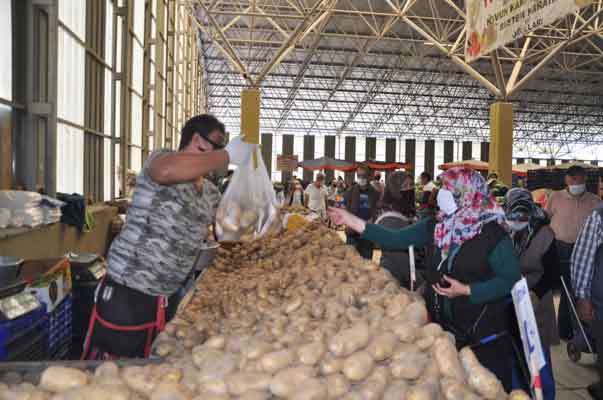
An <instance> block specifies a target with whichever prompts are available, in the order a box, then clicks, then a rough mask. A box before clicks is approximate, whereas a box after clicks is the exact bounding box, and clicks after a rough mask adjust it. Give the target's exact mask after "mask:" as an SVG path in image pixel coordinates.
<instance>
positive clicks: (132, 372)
mask: <svg viewBox="0 0 603 400" xmlns="http://www.w3.org/2000/svg"><path fill="white" fill-rule="evenodd" d="M148 374H149V369H148V368H145V367H139V366H131V367H126V368H124V369H123V370H122V372H121V377H122V379H123V380H124V382H125V383H126V385H128V387H129V388H130V389H132V390H134V391H135V392H138V393H141V394H145V395H149V394H150V393H151V392H152V391H153V389H154V388H155V384H156V382H154V381H152V380H151V379H149V376H148Z"/></svg>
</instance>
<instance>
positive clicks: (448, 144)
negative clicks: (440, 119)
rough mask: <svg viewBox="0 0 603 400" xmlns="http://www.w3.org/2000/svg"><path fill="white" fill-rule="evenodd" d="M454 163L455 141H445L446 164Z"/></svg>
mask: <svg viewBox="0 0 603 400" xmlns="http://www.w3.org/2000/svg"><path fill="white" fill-rule="evenodd" d="M453 161H454V141H452V140H444V162H445V163H449V162H453Z"/></svg>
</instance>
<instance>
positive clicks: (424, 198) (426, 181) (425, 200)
mask: <svg viewBox="0 0 603 400" xmlns="http://www.w3.org/2000/svg"><path fill="white" fill-rule="evenodd" d="M432 179H433V178H432V176H431V174H430V173H429V172H422V173H421V175H420V180H421V186H423V190H422V191H421V198H420V199H419V204H420V208H421V209H423V208H427V207H429V199H430V198H431V194H432V192H433V191H434V190H435V188H436V187H435V185H434V183H433V180H432Z"/></svg>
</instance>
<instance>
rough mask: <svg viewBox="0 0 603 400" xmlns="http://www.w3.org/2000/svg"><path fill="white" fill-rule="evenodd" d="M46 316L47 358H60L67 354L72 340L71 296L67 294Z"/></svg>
mask: <svg viewBox="0 0 603 400" xmlns="http://www.w3.org/2000/svg"><path fill="white" fill-rule="evenodd" d="M47 316H48V358H49V359H50V360H61V359H63V358H65V357H66V356H67V354H69V352H70V350H71V340H72V321H73V298H72V295H71V294H69V295H67V296H65V298H64V299H63V300H62V301H61V303H60V304H58V305H57V306H56V307H55V308H54V310H52V311H51V312H50V313H48V314H47Z"/></svg>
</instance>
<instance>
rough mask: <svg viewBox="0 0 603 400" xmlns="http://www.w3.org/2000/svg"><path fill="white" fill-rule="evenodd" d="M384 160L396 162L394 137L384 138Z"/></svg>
mask: <svg viewBox="0 0 603 400" xmlns="http://www.w3.org/2000/svg"><path fill="white" fill-rule="evenodd" d="M385 161H387V162H396V139H394V138H388V139H385Z"/></svg>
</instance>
